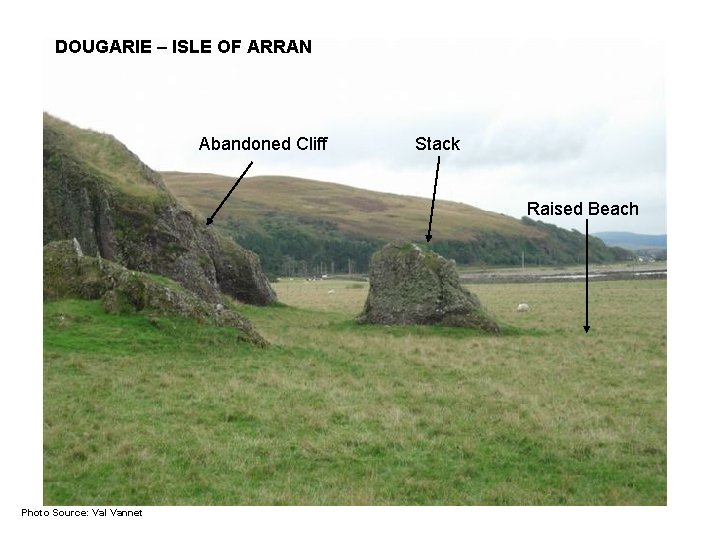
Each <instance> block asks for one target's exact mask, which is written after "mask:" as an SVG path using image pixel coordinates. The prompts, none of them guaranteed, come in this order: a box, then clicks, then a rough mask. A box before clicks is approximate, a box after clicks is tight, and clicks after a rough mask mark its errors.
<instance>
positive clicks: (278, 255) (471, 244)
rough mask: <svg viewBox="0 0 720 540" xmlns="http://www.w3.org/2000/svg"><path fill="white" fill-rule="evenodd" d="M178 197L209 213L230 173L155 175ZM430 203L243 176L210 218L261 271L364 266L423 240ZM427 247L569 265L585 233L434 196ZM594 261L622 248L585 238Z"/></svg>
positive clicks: (468, 258)
mask: <svg viewBox="0 0 720 540" xmlns="http://www.w3.org/2000/svg"><path fill="white" fill-rule="evenodd" d="M161 174H162V177H163V180H164V181H165V184H166V185H167V186H168V188H169V189H170V190H171V191H172V192H173V194H174V195H175V196H177V197H178V198H179V199H180V200H182V201H183V202H185V203H186V204H188V205H190V206H193V207H194V208H196V209H197V210H198V211H199V212H201V213H202V215H206V216H209V215H210V214H211V213H212V212H213V211H214V210H215V208H216V207H217V205H218V204H219V202H220V201H221V200H222V198H223V197H224V196H225V194H226V193H227V192H228V190H229V189H230V187H232V185H233V183H234V182H235V180H236V178H232V177H227V176H218V175H213V174H201V173H183V172H164V173H161ZM429 213H430V200H429V199H428V198H420V197H410V196H404V195H395V194H390V193H379V192H375V191H368V190H363V189H359V188H354V187H349V186H345V185H341V184H335V183H330V182H319V181H316V180H308V179H303V178H294V177H287V176H255V177H249V178H247V177H246V178H244V179H243V181H242V183H241V184H240V185H239V187H238V188H237V189H236V190H235V191H234V192H233V194H232V196H231V197H230V198H229V199H228V200H227V201H226V202H225V204H224V206H223V207H222V210H221V211H220V213H219V214H218V215H217V216H216V218H215V221H214V223H213V225H212V226H213V227H217V228H219V229H222V230H224V231H225V232H227V233H228V234H230V235H231V236H232V237H233V238H234V239H235V241H237V242H238V243H240V244H241V245H243V246H246V247H247V248H249V249H252V250H253V251H254V252H255V253H257V254H258V255H259V256H260V258H261V262H262V265H263V268H264V269H265V271H268V272H270V273H273V274H275V275H293V274H299V275H306V274H318V273H331V272H335V273H341V272H342V273H345V272H348V270H350V271H352V272H365V271H367V267H368V261H369V258H370V255H371V254H372V253H373V252H374V251H376V250H377V249H379V248H380V247H381V246H382V245H383V244H385V243H387V242H388V241H392V240H395V239H398V238H404V239H410V240H415V241H418V242H423V243H424V242H425V236H424V235H425V234H426V233H427V226H428V218H429ZM432 235H433V238H432V243H431V246H432V249H433V250H435V251H437V252H438V253H440V254H441V255H443V256H446V257H450V258H453V259H455V260H456V261H457V262H458V263H460V264H487V265H518V266H519V265H520V264H521V261H522V257H523V254H524V257H525V263H526V264H529V265H530V264H543V265H547V264H574V263H578V262H582V261H584V257H585V237H584V235H583V234H582V233H580V232H578V231H569V230H566V229H562V228H559V227H556V226H554V225H550V224H546V223H543V222H541V221H533V220H531V219H529V218H523V219H522V220H519V219H515V218H512V217H509V216H506V215H504V214H498V213H495V212H489V211H487V210H481V209H479V208H475V207H473V206H470V205H467V204H462V203H457V202H449V201H442V200H440V201H436V203H435V211H434V218H433V228H432ZM590 251H591V257H592V259H593V260H594V261H596V262H614V261H618V260H625V259H627V258H629V257H631V254H630V253H628V252H627V251H625V250H623V249H620V248H609V247H607V246H606V245H605V244H604V243H603V242H602V241H601V240H600V239H597V238H592V237H591V239H590Z"/></svg>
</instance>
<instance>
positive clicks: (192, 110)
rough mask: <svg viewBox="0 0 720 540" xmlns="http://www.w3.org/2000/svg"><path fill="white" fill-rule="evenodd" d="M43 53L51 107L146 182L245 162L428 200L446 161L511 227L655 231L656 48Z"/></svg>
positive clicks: (509, 43)
mask: <svg viewBox="0 0 720 540" xmlns="http://www.w3.org/2000/svg"><path fill="white" fill-rule="evenodd" d="M153 38H154V39H155V40H156V41H161V39H160V37H157V38H156V37H153ZM45 53H46V54H45V65H44V68H45V69H44V85H43V90H44V101H43V107H44V109H45V110H47V111H48V112H50V113H52V114H56V115H57V116H60V117H61V118H64V119H66V120H68V121H70V122H73V123H75V124H77V125H80V126H81V127H91V128H94V129H97V130H100V131H104V132H108V133H112V134H113V135H115V136H116V137H117V138H118V139H120V140H121V141H123V142H124V143H125V144H126V145H127V146H128V147H129V148H130V149H131V150H133V151H134V152H135V153H137V154H138V155H139V156H140V158H141V159H143V160H144V161H145V162H146V163H148V164H149V165H150V166H151V167H153V168H156V169H160V170H163V169H174V170H185V171H202V172H215V173H220V174H227V175H230V176H233V175H237V174H239V173H240V172H241V171H242V170H243V169H244V168H245V166H246V164H247V162H248V161H250V160H253V161H254V163H255V165H254V166H253V173H254V174H256V175H257V174H288V175H294V176H300V177H305V178H314V179H318V180H326V181H334V182H339V183H346V184H349V185H353V186H358V187H362V188H367V189H374V190H380V191H388V192H395V193H403V194H411V195H419V196H427V197H430V195H431V193H432V183H433V178H434V166H435V161H436V159H437V155H438V154H439V155H441V156H442V165H441V172H440V181H439V183H438V198H441V199H450V200H456V201H461V202H465V203H468V204H472V205H474V206H478V207H481V208H484V209H487V210H493V211H497V212H503V213H506V214H509V215H513V216H515V217H521V216H522V215H524V214H525V213H526V208H527V202H528V201H529V200H536V201H540V202H548V203H549V202H550V201H553V202H556V203H558V202H561V203H576V202H578V201H591V200H592V201H599V202H603V203H608V204H612V203H627V202H629V201H633V202H635V203H636V204H638V205H639V207H640V216H638V217H618V218H615V217H609V216H608V217H597V218H591V220H590V229H591V231H600V230H630V231H635V232H641V233H651V234H652V233H664V232H665V231H666V222H665V212H666V195H665V102H664V99H665V98H664V67H663V49H662V47H661V46H660V45H659V44H656V43H648V42H638V41H623V42H610V41H588V40H585V41H579V40H575V41H572V40H544V41H540V40H529V41H521V40H478V41H468V40H462V41H460V40H458V41H450V40H443V41H427V40H424V41H421V40H415V41H413V40H382V41H381V40H365V41H363V40H357V39H355V40H348V41H338V40H334V41H332V40H317V39H314V40H313V52H312V54H311V55H306V56H300V55H298V56H293V55H285V56H273V57H271V56H267V55H266V56H254V55H245V54H242V55H237V56H235V57H233V56H230V55H227V56H224V55H220V54H217V53H214V54H211V55H206V56H197V57H190V56H173V55H170V54H166V55H163V54H157V53H153V54H151V55H147V56H144V57H141V56H131V57H122V56H109V55H108V56H100V55H67V54H66V55H57V54H54V47H53V43H52V42H50V41H48V42H47V43H46V46H45ZM302 135H313V136H320V135H323V136H329V137H330V144H329V146H328V150H327V151H325V152H300V151H297V150H295V151H292V152H289V153H285V152H248V153H245V152H207V151H199V150H198V146H199V144H200V140H201V138H202V137H203V136H207V137H210V136H215V137H218V138H223V139H224V138H244V137H248V136H250V137H253V138H266V137H273V138H274V137H278V138H280V137H287V136H291V137H293V138H295V137H299V136H302ZM418 136H430V137H433V138H442V137H448V138H449V137H451V136H455V137H456V138H459V139H460V140H461V151H460V152H449V151H443V152H439V153H438V152H432V151H430V152H428V151H425V152H421V151H418V150H416V149H415V138H416V137H418ZM278 196H282V194H278ZM543 219H544V220H545V221H549V222H553V223H557V224H559V225H562V226H565V227H573V228H577V229H582V228H584V220H583V219H580V218H576V217H573V218H552V217H548V218H543Z"/></svg>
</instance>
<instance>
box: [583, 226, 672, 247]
mask: <svg viewBox="0 0 720 540" xmlns="http://www.w3.org/2000/svg"><path fill="white" fill-rule="evenodd" d="M593 236H597V237H598V238H600V239H601V240H602V241H603V242H605V243H606V244H607V245H608V246H618V247H621V248H625V249H630V250H633V251H635V250H639V249H654V248H655V249H667V234H635V233H631V232H625V231H606V232H599V233H593Z"/></svg>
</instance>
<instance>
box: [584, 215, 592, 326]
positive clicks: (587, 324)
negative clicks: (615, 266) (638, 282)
mask: <svg viewBox="0 0 720 540" xmlns="http://www.w3.org/2000/svg"><path fill="white" fill-rule="evenodd" d="M588 268H589V267H588V220H587V219H586V220H585V326H583V328H584V329H585V333H586V334H587V333H588V331H589V330H590V321H589V308H588V302H589V299H590V295H589V289H588Z"/></svg>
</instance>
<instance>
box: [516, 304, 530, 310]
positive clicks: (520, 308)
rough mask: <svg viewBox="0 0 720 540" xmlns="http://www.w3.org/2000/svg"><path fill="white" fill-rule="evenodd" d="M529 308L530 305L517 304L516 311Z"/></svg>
mask: <svg viewBox="0 0 720 540" xmlns="http://www.w3.org/2000/svg"><path fill="white" fill-rule="evenodd" d="M529 309H530V306H528V305H527V304H518V307H517V310H518V311H527V310H529Z"/></svg>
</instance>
